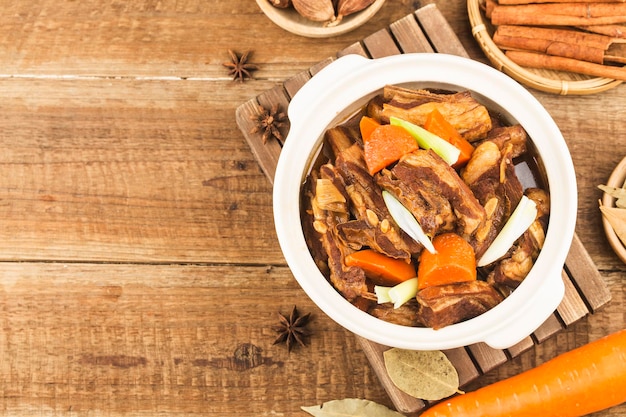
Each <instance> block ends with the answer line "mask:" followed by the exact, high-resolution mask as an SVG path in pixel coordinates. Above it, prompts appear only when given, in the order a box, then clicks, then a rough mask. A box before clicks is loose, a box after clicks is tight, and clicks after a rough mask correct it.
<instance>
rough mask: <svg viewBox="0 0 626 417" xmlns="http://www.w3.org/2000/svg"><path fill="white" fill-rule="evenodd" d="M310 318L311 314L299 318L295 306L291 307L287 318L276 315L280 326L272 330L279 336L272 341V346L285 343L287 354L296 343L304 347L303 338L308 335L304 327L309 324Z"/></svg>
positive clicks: (279, 314)
mask: <svg viewBox="0 0 626 417" xmlns="http://www.w3.org/2000/svg"><path fill="white" fill-rule="evenodd" d="M310 317H311V313H307V314H305V315H303V316H301V315H300V313H299V312H298V309H297V308H296V306H293V310H291V314H290V315H289V317H287V316H285V315H283V314H281V313H278V318H279V320H280V325H278V326H276V327H274V330H276V331H277V332H278V333H279V335H278V337H277V338H276V340H274V344H277V343H285V344H286V345H287V351H288V352H291V349H292V348H293V347H294V345H295V344H296V343H297V344H299V345H300V346H306V343H305V338H306V337H307V336H309V335H310V332H309V331H308V330H307V329H306V325H307V324H308V323H309V318H310Z"/></svg>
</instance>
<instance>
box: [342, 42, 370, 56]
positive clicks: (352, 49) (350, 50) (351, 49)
mask: <svg viewBox="0 0 626 417" xmlns="http://www.w3.org/2000/svg"><path fill="white" fill-rule="evenodd" d="M350 54H356V55H361V56H364V57H366V58H369V55H368V54H367V51H366V50H365V47H363V44H362V43H361V42H355V43H353V44H352V45H350V46H348V47H346V48H344V49H342V50H341V51H339V52H337V58H340V57H342V56H344V55H350Z"/></svg>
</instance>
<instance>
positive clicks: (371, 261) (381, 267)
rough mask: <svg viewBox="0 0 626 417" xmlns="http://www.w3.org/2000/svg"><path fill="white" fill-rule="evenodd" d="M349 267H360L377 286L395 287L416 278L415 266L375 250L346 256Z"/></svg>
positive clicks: (364, 250)
mask: <svg viewBox="0 0 626 417" xmlns="http://www.w3.org/2000/svg"><path fill="white" fill-rule="evenodd" d="M345 263H346V265H347V266H358V267H360V268H362V269H363V270H364V271H365V275H367V277H368V278H369V279H370V280H372V282H373V283H374V284H376V285H385V286H394V285H396V284H399V283H401V282H404V281H406V280H407V279H410V278H415V266H413V263H407V262H406V261H404V260H402V259H394V258H390V257H389V256H387V255H383V254H382V253H380V252H377V251H375V250H373V249H363V250H360V251H357V252H353V253H351V254H349V255H347V256H346V258H345Z"/></svg>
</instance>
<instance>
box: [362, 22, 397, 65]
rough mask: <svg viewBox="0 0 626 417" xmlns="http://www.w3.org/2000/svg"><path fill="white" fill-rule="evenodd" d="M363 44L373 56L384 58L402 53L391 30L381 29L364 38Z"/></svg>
mask: <svg viewBox="0 0 626 417" xmlns="http://www.w3.org/2000/svg"><path fill="white" fill-rule="evenodd" d="M363 44H364V45H365V48H367V51H368V52H369V54H370V56H371V57H372V58H383V57H386V56H390V55H398V54H400V49H398V47H397V46H396V43H395V42H394V40H393V38H392V37H391V34H390V33H389V30H387V29H381V30H379V31H378V32H375V33H373V34H371V35H370V36H368V37H367V38H365V39H363Z"/></svg>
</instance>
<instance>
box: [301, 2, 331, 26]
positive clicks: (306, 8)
mask: <svg viewBox="0 0 626 417" xmlns="http://www.w3.org/2000/svg"><path fill="white" fill-rule="evenodd" d="M291 2H292V4H293V7H294V8H295V9H296V11H297V12H298V13H299V14H300V15H302V16H303V17H305V18H307V19H309V20H313V21H315V22H332V21H334V20H335V9H334V8H333V2H332V0H292V1H291Z"/></svg>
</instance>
